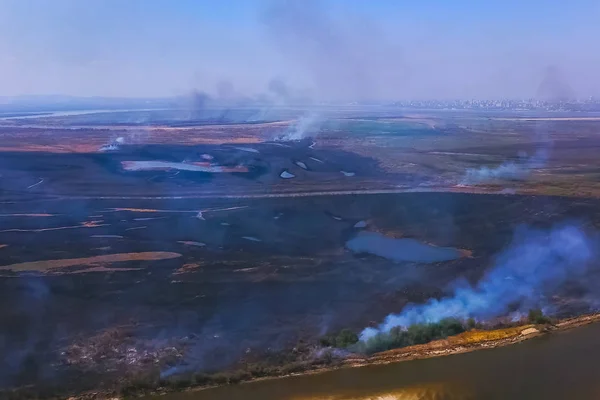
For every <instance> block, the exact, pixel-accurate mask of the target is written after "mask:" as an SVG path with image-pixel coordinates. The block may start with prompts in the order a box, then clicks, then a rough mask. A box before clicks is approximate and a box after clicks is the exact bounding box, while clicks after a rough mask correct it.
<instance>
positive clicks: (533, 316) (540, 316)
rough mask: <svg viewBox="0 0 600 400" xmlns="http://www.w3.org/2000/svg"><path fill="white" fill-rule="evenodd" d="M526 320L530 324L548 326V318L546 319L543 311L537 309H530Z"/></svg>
mask: <svg viewBox="0 0 600 400" xmlns="http://www.w3.org/2000/svg"><path fill="white" fill-rule="evenodd" d="M527 320H528V321H529V322H530V323H532V324H538V325H542V324H549V323H550V322H551V321H550V318H548V317H546V316H545V315H544V313H543V311H542V310H541V309H539V308H532V309H531V310H529V314H528V315H527Z"/></svg>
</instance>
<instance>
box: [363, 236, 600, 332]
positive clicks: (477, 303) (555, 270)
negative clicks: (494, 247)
mask: <svg viewBox="0 0 600 400" xmlns="http://www.w3.org/2000/svg"><path fill="white" fill-rule="evenodd" d="M595 256H596V254H595V250H594V241H593V239H592V238H591V237H589V236H588V235H586V234H585V233H584V232H583V230H582V229H581V228H580V227H579V226H576V225H563V226H555V227H553V228H552V229H551V230H550V231H542V230H534V229H530V228H525V227H522V228H520V229H518V230H517V232H516V234H515V236H514V239H513V241H512V243H511V244H510V245H509V247H508V248H507V249H506V250H505V251H503V252H502V253H501V254H500V255H499V256H498V257H497V259H496V263H495V266H494V267H493V268H492V269H491V270H490V271H489V272H488V273H487V274H486V275H485V276H484V277H483V278H482V279H481V280H480V281H479V282H478V283H477V284H476V285H475V286H471V285H469V284H468V283H466V282H463V283H459V284H457V286H456V289H455V290H454V293H453V295H452V296H450V297H445V298H442V299H430V300H429V301H428V302H427V303H425V304H414V305H408V306H407V307H406V308H405V309H404V310H403V311H402V312H401V313H400V314H391V315H388V316H387V317H386V318H385V320H384V322H383V323H382V324H381V325H379V326H378V327H377V328H366V329H364V330H363V331H362V333H361V339H362V340H368V339H369V338H371V337H373V336H375V335H376V334H378V333H386V332H389V330H390V329H391V328H393V327H396V326H400V327H408V326H410V325H413V324H418V323H434V322H438V321H440V320H442V319H444V318H449V317H454V318H460V319H466V318H470V317H474V318H477V319H488V318H494V317H499V316H503V315H505V314H506V313H507V312H509V311H513V309H514V307H517V310H518V311H519V310H521V311H522V310H526V309H527V308H530V307H547V306H548V305H549V304H548V303H547V301H546V299H545V297H546V296H547V295H549V294H551V293H552V292H553V291H554V290H556V289H557V288H558V287H560V286H561V285H562V284H564V283H566V282H567V281H570V280H581V278H583V276H584V275H585V273H586V271H587V270H588V267H589V264H590V262H591V261H592V260H593V259H594V258H595Z"/></svg>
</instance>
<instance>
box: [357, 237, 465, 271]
mask: <svg viewBox="0 0 600 400" xmlns="http://www.w3.org/2000/svg"><path fill="white" fill-rule="evenodd" d="M346 247H347V248H348V249H350V250H351V251H353V252H355V253H369V254H374V255H376V256H380V257H385V258H387V259H389V260H392V261H410V262H421V263H434V262H441V261H450V260H455V259H457V258H460V256H461V253H460V251H459V250H457V249H454V248H452V247H436V246H432V245H429V244H426V243H422V242H419V241H418V240H415V239H410V238H400V239H395V238H389V237H387V236H384V235H382V234H380V233H377V232H361V233H359V234H358V235H356V236H355V237H353V238H352V239H350V240H349V241H348V242H346Z"/></svg>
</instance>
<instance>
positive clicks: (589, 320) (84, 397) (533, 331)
mask: <svg viewBox="0 0 600 400" xmlns="http://www.w3.org/2000/svg"><path fill="white" fill-rule="evenodd" d="M597 322H600V312H598V313H592V314H584V315H580V316H577V317H570V318H565V319H561V320H558V321H557V322H556V323H554V324H551V325H534V324H525V325H518V326H514V327H509V328H500V329H494V330H489V331H487V330H477V329H475V330H472V331H467V332H463V333H461V334H458V335H455V336H450V337H448V338H446V339H440V340H435V341H432V342H429V343H426V344H420V345H413V346H408V347H402V348H398V349H392V350H387V351H384V352H380V353H375V354H372V355H370V356H360V355H358V354H352V355H349V356H348V357H347V358H345V359H343V360H340V362H339V363H338V364H336V365H329V366H324V367H314V368H309V369H307V370H305V371H302V372H295V373H289V374H284V375H272V376H264V377H256V378H251V379H247V380H243V381H241V382H238V383H225V384H215V385H205V386H196V387H187V388H182V389H181V390H172V389H166V388H164V387H163V388H158V389H156V390H154V391H151V392H146V393H139V394H137V395H133V396H123V395H115V394H110V395H109V394H106V396H105V397H98V395H99V393H98V392H95V393H94V394H93V395H92V396H90V394H81V395H75V396H72V397H71V399H72V400H88V399H91V398H93V399H96V400H98V399H110V400H118V399H125V398H131V397H133V398H154V397H164V396H169V395H172V394H175V393H183V392H188V393H189V392H197V391H203V390H209V389H215V388H218V387H223V386H227V385H231V384H250V383H256V382H261V381H266V380H274V379H285V378H291V377H299V376H307V375H316V374H322V373H326V372H330V371H336V370H340V369H345V368H361V367H368V366H375V365H387V364H394V363H399V362H406V361H414V360H423V359H429V358H437V357H445V356H450V355H455V354H464V353H470V352H474V351H479V350H485V349H494V348H499V347H505V346H510V345H514V344H517V343H521V342H524V341H527V340H530V339H533V338H536V337H541V336H545V335H550V334H554V333H559V332H564V331H567V330H571V329H575V328H579V327H583V326H586V325H590V324H593V323H597Z"/></svg>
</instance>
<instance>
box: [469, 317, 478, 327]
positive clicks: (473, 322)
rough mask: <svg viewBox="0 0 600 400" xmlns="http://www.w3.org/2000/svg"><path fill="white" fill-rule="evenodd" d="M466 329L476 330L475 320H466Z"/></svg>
mask: <svg viewBox="0 0 600 400" xmlns="http://www.w3.org/2000/svg"><path fill="white" fill-rule="evenodd" d="M467 328H468V329H469V330H471V329H475V328H477V321H475V318H472V317H471V318H469V319H468V320H467Z"/></svg>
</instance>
